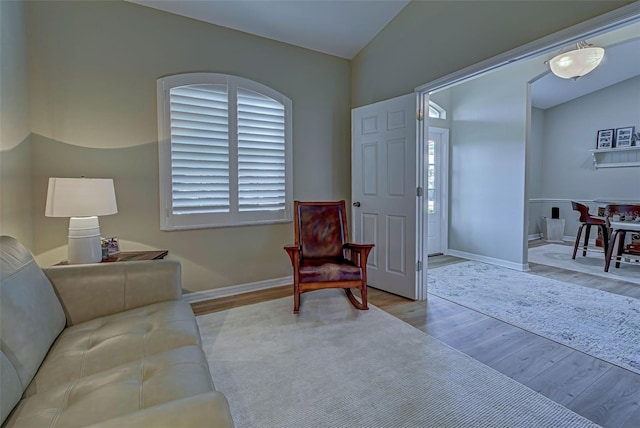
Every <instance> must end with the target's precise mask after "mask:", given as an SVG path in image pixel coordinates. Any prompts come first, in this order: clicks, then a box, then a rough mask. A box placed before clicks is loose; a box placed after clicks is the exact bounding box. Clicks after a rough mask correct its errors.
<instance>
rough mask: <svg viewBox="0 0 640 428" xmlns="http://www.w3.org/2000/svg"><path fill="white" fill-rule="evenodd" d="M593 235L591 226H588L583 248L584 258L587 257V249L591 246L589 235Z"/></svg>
mask: <svg viewBox="0 0 640 428" xmlns="http://www.w3.org/2000/svg"><path fill="white" fill-rule="evenodd" d="M590 234H591V225H590V224H588V225H587V228H586V230H585V231H584V246H583V247H582V257H585V256H586V255H587V247H588V246H589V235H590Z"/></svg>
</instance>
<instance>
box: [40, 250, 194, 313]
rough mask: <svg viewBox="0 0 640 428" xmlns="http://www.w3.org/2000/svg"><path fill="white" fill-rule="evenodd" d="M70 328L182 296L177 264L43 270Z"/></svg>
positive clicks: (162, 262) (153, 262)
mask: <svg viewBox="0 0 640 428" xmlns="http://www.w3.org/2000/svg"><path fill="white" fill-rule="evenodd" d="M42 270H43V271H44V273H45V275H46V276H47V278H49V281H51V283H52V284H53V287H54V289H55V291H56V294H57V295H58V298H59V299H60V303H61V304H62V307H63V309H64V312H65V315H66V316H67V325H68V326H71V325H74V324H78V323H81V322H84V321H88V320H91V319H94V318H99V317H103V316H106V315H111V314H115V313H118V312H122V311H126V310H129V309H135V308H139V307H142V306H146V305H149V304H152V303H158V302H164V301H168V300H179V299H180V298H181V296H182V281H181V276H180V275H181V270H180V262H179V261H177V260H149V261H132V262H117V263H96V264H86V265H69V266H51V267H45V268H43V269H42Z"/></svg>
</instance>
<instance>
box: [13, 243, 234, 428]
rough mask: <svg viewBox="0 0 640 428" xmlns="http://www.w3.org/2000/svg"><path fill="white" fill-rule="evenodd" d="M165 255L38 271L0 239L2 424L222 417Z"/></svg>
mask: <svg viewBox="0 0 640 428" xmlns="http://www.w3.org/2000/svg"><path fill="white" fill-rule="evenodd" d="M180 284H181V280H180V264H179V262H177V261H173V260H155V261H148V262H123V263H104V264H91V265H75V266H54V267H48V268H44V269H41V268H40V267H38V265H37V264H36V263H35V261H34V260H33V258H32V257H31V254H30V253H29V252H28V251H27V250H26V249H25V248H24V247H23V246H22V245H21V244H20V243H19V242H18V241H16V240H15V239H14V238H11V237H7V236H2V237H0V323H1V324H0V333H1V337H0V339H1V341H0V345H1V348H0V351H1V353H0V370H1V371H0V385H1V390H0V411H1V413H0V418H1V421H0V422H3V423H4V426H8V427H41V426H42V427H44V426H46V427H84V426H91V427H118V428H120V427H125V426H140V427H232V426H233V422H232V420H231V415H230V413H229V407H228V404H227V401H226V399H225V397H224V395H222V393H220V392H217V391H215V389H214V385H213V382H212V380H211V375H210V373H209V367H208V365H207V361H206V359H205V356H204V353H203V351H202V348H201V345H200V334H199V331H198V327H197V324H196V321H195V317H194V315H193V312H192V311H191V307H190V306H189V305H188V304H187V303H186V302H184V301H183V300H181V287H180Z"/></svg>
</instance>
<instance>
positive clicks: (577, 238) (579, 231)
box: [571, 224, 584, 259]
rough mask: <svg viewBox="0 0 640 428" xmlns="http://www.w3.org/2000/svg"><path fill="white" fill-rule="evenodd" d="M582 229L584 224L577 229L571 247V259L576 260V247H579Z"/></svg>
mask: <svg viewBox="0 0 640 428" xmlns="http://www.w3.org/2000/svg"><path fill="white" fill-rule="evenodd" d="M582 228H584V224H581V225H580V227H579V228H578V234H577V235H576V243H575V244H574V246H573V256H571V258H572V259H575V258H576V253H577V252H578V246H579V245H580V235H582Z"/></svg>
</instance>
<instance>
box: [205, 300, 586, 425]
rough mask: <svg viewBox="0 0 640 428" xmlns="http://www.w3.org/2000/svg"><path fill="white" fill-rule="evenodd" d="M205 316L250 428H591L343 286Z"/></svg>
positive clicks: (218, 364)
mask: <svg viewBox="0 0 640 428" xmlns="http://www.w3.org/2000/svg"><path fill="white" fill-rule="evenodd" d="M302 299H303V300H302V306H301V310H300V315H299V316H296V315H293V313H292V308H293V298H292V297H287V298H282V299H278V300H272V301H268V302H263V303H258V304H255V305H250V306H243V307H239V308H234V309H230V310H227V311H223V312H217V313H212V314H208V315H203V316H199V317H198V324H199V326H200V331H201V333H202V336H203V343H204V349H205V353H206V355H207V360H208V362H209V366H210V368H211V372H212V377H213V380H214V383H215V385H216V388H217V389H218V390H220V391H222V392H223V393H224V394H225V395H226V396H227V398H228V400H229V404H230V407H231V412H232V414H233V418H234V422H235V423H236V426H237V427H238V428H247V427H260V428H271V427H274V428H275V427H278V428H280V427H283V428H284V427H296V428H298V427H311V428H313V427H318V428H320V427H322V428H325V427H340V428H342V427H345V428H346V427H350V428H351V427H353V428H360V427H363V428H364V427H367V428H375V427H385V428H386V427H393V428H399V427H412V428H413V427H416V428H418V427H430V428H431V427H590V426H597V425H594V424H593V423H592V422H590V421H588V420H587V419H585V418H583V417H581V416H579V415H577V414H576V413H573V412H572V411H570V410H568V409H566V408H564V407H562V406H560V405H559V404H557V403H555V402H553V401H551V400H549V399H548V398H546V397H544V396H542V395H540V394H538V393H536V392H535V391H533V390H531V389H529V388H527V387H525V386H523V385H521V384H519V383H517V382H516V381H514V380H512V379H510V378H508V377H506V376H504V375H503V374H501V373H499V372H497V371H495V370H493V369H491V368H489V367H487V366H485V365H483V364H481V363H480V362H478V361H476V360H474V359H472V358H471V357H468V356H467V355H465V354H462V353H460V352H458V351H456V350H454V349H453V348H450V347H449V346H447V345H445V344H444V343H442V342H440V341H438V340H437V339H435V338H433V337H431V336H428V335H426V334H424V333H423V332H421V331H419V330H417V329H415V328H414V327H412V326H410V325H408V324H406V323H404V322H403V321H401V320H399V319H397V318H395V317H393V316H391V315H389V314H387V313H386V312H384V311H382V310H380V309H378V308H376V307H371V309H370V310H369V311H357V310H355V309H354V308H353V307H352V306H351V305H350V304H349V303H348V301H347V299H346V297H345V295H344V292H343V291H342V290H336V289H332V290H321V291H315V292H312V293H305V294H304V295H303V296H302Z"/></svg>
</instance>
